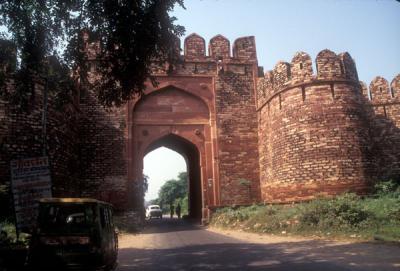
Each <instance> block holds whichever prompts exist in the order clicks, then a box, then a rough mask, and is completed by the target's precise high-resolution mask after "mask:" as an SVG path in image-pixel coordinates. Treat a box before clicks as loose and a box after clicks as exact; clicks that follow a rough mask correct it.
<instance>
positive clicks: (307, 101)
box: [257, 50, 371, 202]
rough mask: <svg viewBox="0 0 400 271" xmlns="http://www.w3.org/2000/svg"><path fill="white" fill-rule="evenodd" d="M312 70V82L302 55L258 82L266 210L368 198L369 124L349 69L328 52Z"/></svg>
mask: <svg viewBox="0 0 400 271" xmlns="http://www.w3.org/2000/svg"><path fill="white" fill-rule="evenodd" d="M346 58H347V56H346ZM350 59H351V58H350ZM316 62H317V75H313V74H312V65H311V61H310V58H309V57H308V55H307V54H305V53H298V54H296V55H295V57H294V58H293V60H292V63H291V64H290V65H289V64H288V63H284V62H279V63H278V64H277V65H276V66H275V68H274V70H273V72H272V74H273V77H272V80H271V73H267V74H266V76H265V78H261V79H260V80H259V81H258V83H259V84H258V88H259V89H258V92H257V93H258V95H259V97H260V94H261V99H260V98H259V99H258V111H259V126H260V129H259V141H260V146H259V153H260V181H261V193H262V199H263V201H265V202H292V201H301V200H308V199H311V198H313V197H315V196H316V195H318V194H324V195H336V194H339V193H342V192H345V191H354V192H358V193H365V192H367V191H368V188H369V184H370V182H371V178H370V174H369V168H368V166H369V165H370V164H371V157H370V155H369V152H368V144H369V138H370V137H369V126H368V124H369V123H368V121H367V119H366V116H367V113H366V111H365V105H364V100H365V99H364V98H363V96H362V92H361V89H360V86H359V84H358V82H357V81H355V79H356V78H357V76H356V70H355V66H354V65H353V63H354V62H351V61H348V59H347V60H346V63H344V62H343V61H341V59H340V57H339V56H336V54H334V53H333V52H331V51H329V50H324V51H322V52H321V53H320V54H318V56H317V60H316ZM300 64H301V65H300ZM288 67H290V68H291V69H290V71H289V70H288ZM346 71H347V72H346ZM260 81H261V84H260ZM265 81H268V82H269V83H267V84H265ZM260 88H261V89H260ZM263 93H265V94H264V96H263V95H262V94H263Z"/></svg>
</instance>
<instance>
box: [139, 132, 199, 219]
mask: <svg viewBox="0 0 400 271" xmlns="http://www.w3.org/2000/svg"><path fill="white" fill-rule="evenodd" d="M160 147H166V148H169V149H171V150H173V151H176V152H177V153H179V154H181V155H182V156H183V158H184V159H185V160H186V165H187V170H188V193H189V195H188V201H189V202H188V207H189V217H190V218H193V219H196V220H201V217H202V199H201V171H200V154H199V151H198V149H197V147H196V146H195V145H194V144H193V143H191V142H189V141H187V140H186V139H184V138H182V137H179V136H177V135H174V134H169V135H166V136H164V137H162V138H160V139H158V140H157V141H155V142H153V143H152V144H150V145H149V147H148V148H147V149H146V152H145V154H147V153H149V152H151V151H153V150H155V149H157V148H160Z"/></svg>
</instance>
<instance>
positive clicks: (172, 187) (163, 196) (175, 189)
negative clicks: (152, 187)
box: [158, 172, 188, 205]
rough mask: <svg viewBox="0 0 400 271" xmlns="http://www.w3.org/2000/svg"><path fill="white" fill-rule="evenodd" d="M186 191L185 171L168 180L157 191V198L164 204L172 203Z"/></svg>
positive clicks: (181, 197)
mask: <svg viewBox="0 0 400 271" xmlns="http://www.w3.org/2000/svg"><path fill="white" fill-rule="evenodd" d="M187 193H188V183H187V173H186V172H181V173H179V175H178V180H174V179H173V180H168V181H167V182H166V183H165V184H164V185H163V186H162V187H161V188H160V191H159V192H158V200H159V202H160V203H162V204H164V205H169V204H173V203H174V202H175V201H176V200H178V199H183V198H184V197H185V196H186V195H187Z"/></svg>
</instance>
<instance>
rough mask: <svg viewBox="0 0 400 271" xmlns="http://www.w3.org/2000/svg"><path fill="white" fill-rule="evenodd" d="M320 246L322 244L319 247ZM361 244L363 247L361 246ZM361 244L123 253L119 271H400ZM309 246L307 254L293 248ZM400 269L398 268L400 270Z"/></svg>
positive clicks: (238, 246)
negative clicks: (371, 255)
mask: <svg viewBox="0 0 400 271" xmlns="http://www.w3.org/2000/svg"><path fill="white" fill-rule="evenodd" d="M318 244H319V245H318ZM359 245H361V244H359ZM359 245H357V244H352V245H340V246H335V247H329V248H328V249H327V248H323V247H325V246H326V244H325V243H324V242H320V241H309V242H299V243H297V242H296V243H280V244H273V245H261V244H246V243H233V244H207V245H192V246H185V247H178V248H172V249H133V248H125V249H121V250H120V256H122V257H124V258H127V259H129V260H125V261H124V262H123V263H120V265H119V268H118V271H130V270H157V271H158V270H191V271H194V270H268V271H294V270H295V271H349V270H359V271H367V270H370V271H372V270H380V271H384V270H398V269H397V267H398V266H397V264H394V263H393V262H392V263H390V262H376V261H374V259H369V257H368V256H367V255H363V253H362V252H361V253H360V251H359V248H358V246H359ZM297 246H300V247H306V248H308V249H307V250H306V253H304V252H301V253H300V252H293V251H290V249H291V248H295V250H296V247H297ZM396 266H397V267H396Z"/></svg>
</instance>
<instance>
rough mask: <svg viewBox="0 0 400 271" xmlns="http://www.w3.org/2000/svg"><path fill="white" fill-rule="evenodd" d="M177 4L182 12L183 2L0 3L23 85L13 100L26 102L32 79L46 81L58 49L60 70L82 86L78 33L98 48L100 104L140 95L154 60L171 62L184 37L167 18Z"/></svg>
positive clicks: (84, 57) (25, 0)
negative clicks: (71, 72) (67, 70)
mask: <svg viewBox="0 0 400 271" xmlns="http://www.w3.org/2000/svg"><path fill="white" fill-rule="evenodd" d="M176 4H178V5H181V6H182V7H183V0H162V1H160V0H118V1H115V0H52V1H48V0H35V1H31V0H15V1H7V0H0V26H2V27H6V29H7V33H5V34H4V33H3V34H4V35H5V36H8V37H10V38H11V39H12V41H13V42H14V43H15V46H16V50H17V55H18V59H19V65H18V67H19V69H18V73H17V74H18V75H19V76H20V78H19V79H20V82H22V83H23V85H22V86H21V87H20V88H18V89H17V90H18V91H16V94H15V95H16V96H17V97H18V98H20V100H24V99H27V97H29V95H30V93H29V92H32V91H33V84H32V82H33V81H34V77H35V76H36V75H43V76H45V77H47V72H46V69H47V61H46V60H47V57H48V56H50V55H54V52H55V51H57V50H58V51H63V52H62V56H61V57H60V56H57V55H56V57H57V59H59V60H60V61H61V62H62V65H66V66H68V67H69V68H70V69H73V70H75V71H77V77H78V78H79V79H80V80H81V82H82V81H84V82H85V79H86V78H87V71H88V67H87V66H88V65H87V54H86V52H85V50H84V48H85V47H84V46H85V41H84V40H83V38H84V35H82V32H87V33H90V34H91V35H90V36H89V38H90V39H91V40H95V41H96V42H98V44H99V48H100V49H99V52H98V57H99V59H100V65H99V70H98V72H99V74H100V76H99V78H100V79H99V80H98V81H97V82H96V83H95V85H96V86H97V87H96V89H95V90H96V93H97V96H98V98H99V101H100V102H101V103H102V104H104V105H106V106H113V105H116V106H118V105H121V104H122V103H124V102H125V101H127V100H129V99H130V98H131V97H132V95H133V94H141V93H142V91H143V90H144V88H145V85H144V82H145V81H146V80H147V79H149V78H150V79H151V70H150V65H151V63H152V62H153V61H154V60H157V61H160V62H165V61H170V62H172V63H173V62H174V61H175V60H176V56H177V55H176V53H177V52H176V50H174V48H176V38H177V37H179V36H181V35H182V34H183V32H184V28H183V27H182V26H179V25H175V24H174V22H175V20H176V19H175V18H174V17H170V16H169V14H168V12H169V11H171V10H172V9H173V7H174V5H176ZM60 48H64V49H65V50H62V49H60ZM152 81H153V83H155V82H154V80H152ZM3 92H4V91H3ZM2 94H3V96H4V93H2ZM17 100H18V99H17ZM18 101H19V100H18Z"/></svg>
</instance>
